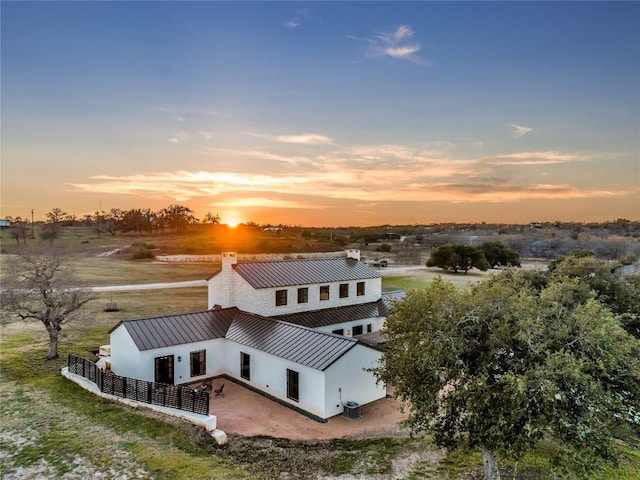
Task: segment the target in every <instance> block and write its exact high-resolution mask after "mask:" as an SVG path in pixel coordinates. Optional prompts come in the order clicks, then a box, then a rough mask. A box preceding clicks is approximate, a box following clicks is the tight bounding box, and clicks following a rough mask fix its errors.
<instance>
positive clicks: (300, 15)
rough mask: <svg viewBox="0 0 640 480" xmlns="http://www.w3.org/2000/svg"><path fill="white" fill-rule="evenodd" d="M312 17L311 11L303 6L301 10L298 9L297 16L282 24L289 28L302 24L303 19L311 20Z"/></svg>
mask: <svg viewBox="0 0 640 480" xmlns="http://www.w3.org/2000/svg"><path fill="white" fill-rule="evenodd" d="M310 18H311V11H310V10H309V9H308V8H303V9H301V10H298V11H297V12H296V14H295V16H294V17H293V18H292V19H291V20H287V21H286V22H282V24H283V25H284V26H285V27H288V28H297V27H299V26H300V25H302V22H303V21H306V20H309V19H310Z"/></svg>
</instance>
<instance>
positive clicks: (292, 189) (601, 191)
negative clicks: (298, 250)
mask: <svg viewBox="0 0 640 480" xmlns="http://www.w3.org/2000/svg"><path fill="white" fill-rule="evenodd" d="M304 135H307V134H304ZM304 135H302V136H304ZM274 138H275V137H274ZM304 145H306V144H305V143H298V144H296V143H293V144H291V145H289V146H287V147H286V150H285V151H269V150H264V149H258V148H255V149H232V148H227V149H219V148H211V147H202V148H201V149H200V150H199V151H198V157H199V159H202V158H207V159H208V161H207V164H208V165H216V167H215V168H211V169H201V170H195V171H190V170H188V169H183V170H178V171H161V172H155V173H137V174H130V175H122V176H114V175H99V176H94V177H91V178H89V179H88V180H87V181H85V182H82V183H74V184H71V186H72V187H73V188H74V189H76V190H80V191H83V192H87V193H90V194H95V195H103V194H117V195H135V196H138V197H141V198H155V199H166V200H168V201H178V202H183V201H189V200H196V199H201V200H204V199H206V200H209V201H213V202H215V203H216V204H220V205H227V204H229V205H233V206H234V208H247V209H249V208H254V209H255V208H257V207H269V208H289V209H290V208H308V209H312V208H326V205H327V204H328V203H333V204H335V203H336V202H341V201H343V200H344V201H352V202H355V203H356V204H357V205H359V207H358V208H359V209H360V210H363V211H364V210H367V209H368V206H369V205H372V204H380V203H382V202H397V201H411V202H424V203H430V202H446V203H465V202H484V203H510V202H518V201H524V200H527V199H555V200H563V199H576V198H608V197H625V196H628V195H631V194H632V193H633V192H630V191H629V190H628V189H626V190H625V189H617V188H613V187H612V188H611V189H608V188H606V187H600V188H598V189H590V188H581V187H579V186H578V185H573V184H570V183H568V182H566V181H563V180H562V179H560V180H559V181H555V182H554V181H552V180H547V181H546V182H545V183H536V182H531V181H530V180H527V178H529V177H521V176H519V174H518V173H517V172H518V171H517V170H516V171H515V173H514V171H513V170H512V171H510V176H509V177H507V176H505V175H504V174H501V173H500V172H499V171H498V170H497V169H498V168H500V167H501V166H503V165H514V166H521V165H522V166H526V165H537V164H542V165H544V164H553V163H566V162H580V161H588V160H590V159H592V158H594V157H593V156H590V155H587V154H584V153H575V152H570V153H565V152H560V151H531V152H513V153H506V154H503V155H498V156H495V157H478V158H475V157H472V158H460V157H457V156H456V155H455V146H454V145H452V144H449V143H447V142H435V143H432V144H427V145H425V146H424V147H423V148H415V147H409V146H405V145H394V144H382V145H357V146H350V147H343V146H335V145H325V146H323V147H322V151H320V152H316V153H315V154H313V155H296V154H295V153H294V154H288V153H287V152H288V151H289V150H291V149H293V150H295V149H296V148H299V147H300V146H304ZM281 148H282V147H281ZM274 162H276V163H275V164H274ZM199 164H200V163H199ZM278 164H282V165H278ZM546 178H548V179H551V178H553V177H552V175H548V176H547V177H546Z"/></svg>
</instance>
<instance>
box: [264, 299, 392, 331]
mask: <svg viewBox="0 0 640 480" xmlns="http://www.w3.org/2000/svg"><path fill="white" fill-rule="evenodd" d="M404 295H405V292H403V291H397V292H384V293H383V294H382V297H381V298H380V300H378V301H377V302H369V303H361V304H357V305H347V306H344V307H332V308H325V309H322V310H313V311H310V312H299V313H289V314H286V315H274V316H272V317H269V318H273V319H276V320H283V321H285V322H289V323H293V324H296V325H302V326H304V327H309V328H318V327H327V326H329V325H336V324H338V323H345V322H353V321H357V320H364V319H367V318H376V317H387V316H389V312H390V310H391V307H392V306H393V304H394V303H395V302H396V301H398V300H402V298H404Z"/></svg>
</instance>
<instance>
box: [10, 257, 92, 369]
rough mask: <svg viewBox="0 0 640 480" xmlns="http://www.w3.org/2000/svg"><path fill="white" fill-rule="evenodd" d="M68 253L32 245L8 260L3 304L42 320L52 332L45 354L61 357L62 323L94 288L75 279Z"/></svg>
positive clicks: (18, 313)
mask: <svg viewBox="0 0 640 480" xmlns="http://www.w3.org/2000/svg"><path fill="white" fill-rule="evenodd" d="M66 258H67V257H66V256H64V255H63V254H61V253H60V252H56V251H54V250H52V249H46V250H42V249H39V250H38V249H30V250H26V251H24V252H22V253H20V254H19V255H16V256H13V257H12V258H11V259H10V260H8V261H7V263H8V265H7V267H6V268H7V274H6V275H5V280H3V289H2V294H1V297H0V298H1V302H0V305H1V307H2V310H3V311H5V312H6V313H8V314H9V315H15V316H16V317H18V318H21V319H23V320H27V319H33V320H38V321H40V322H42V324H43V325H44V327H45V329H46V330H47V333H48V335H49V351H48V352H47V355H46V358H47V359H49V360H50V359H53V358H57V357H58V342H59V341H60V335H61V332H62V326H63V324H64V323H65V322H67V321H68V320H69V319H70V318H72V316H73V314H74V313H75V312H77V310H78V309H79V308H80V307H82V306H83V305H84V304H85V303H87V302H89V301H91V300H92V299H93V298H94V295H93V293H92V292H90V291H88V290H85V289H82V288H79V287H78V286H77V285H75V284H74V283H73V282H72V279H71V276H70V273H69V271H68V269H67V268H66V266H65V261H66Z"/></svg>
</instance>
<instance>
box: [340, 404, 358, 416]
mask: <svg viewBox="0 0 640 480" xmlns="http://www.w3.org/2000/svg"><path fill="white" fill-rule="evenodd" d="M343 408H344V409H343V411H342V416H343V417H345V418H348V419H349V420H357V419H359V418H360V417H362V406H361V405H360V404H359V403H356V402H347V403H345V404H344V406H343Z"/></svg>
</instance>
